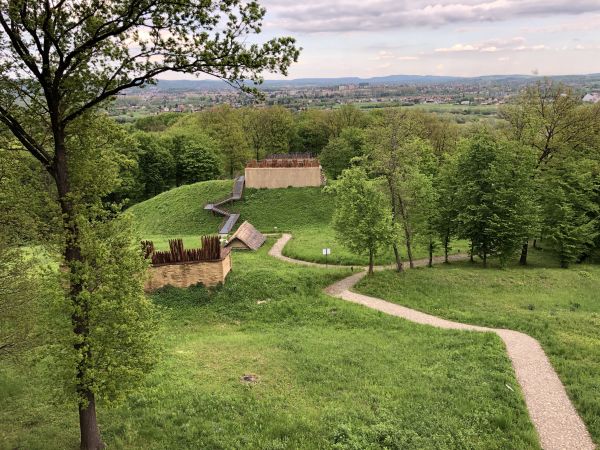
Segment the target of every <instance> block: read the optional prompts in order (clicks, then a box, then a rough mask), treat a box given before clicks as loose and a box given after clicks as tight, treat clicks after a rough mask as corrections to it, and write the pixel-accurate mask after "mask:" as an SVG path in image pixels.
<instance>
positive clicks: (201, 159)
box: [176, 138, 221, 184]
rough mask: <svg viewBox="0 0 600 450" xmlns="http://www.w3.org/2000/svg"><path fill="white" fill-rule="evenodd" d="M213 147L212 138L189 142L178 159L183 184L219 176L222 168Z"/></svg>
mask: <svg viewBox="0 0 600 450" xmlns="http://www.w3.org/2000/svg"><path fill="white" fill-rule="evenodd" d="M213 149H214V143H213V142H212V140H210V138H208V139H206V140H193V141H190V142H189V144H188V145H187V146H186V147H185V148H184V150H183V151H182V152H181V153H180V154H179V155H178V158H177V160H176V161H177V166H178V168H179V170H180V173H181V181H182V183H183V184H188V183H197V182H199V181H207V180H214V179H216V178H218V176H219V175H220V174H221V169H220V167H219V166H220V164H219V160H218V159H217V156H216V155H215V152H214V150H213Z"/></svg>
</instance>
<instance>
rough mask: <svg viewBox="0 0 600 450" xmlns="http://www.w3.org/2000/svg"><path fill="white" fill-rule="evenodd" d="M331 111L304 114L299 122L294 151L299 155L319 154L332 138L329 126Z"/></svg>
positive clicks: (315, 110) (293, 146) (293, 144)
mask: <svg viewBox="0 0 600 450" xmlns="http://www.w3.org/2000/svg"><path fill="white" fill-rule="evenodd" d="M328 114H331V112H330V111H321V110H318V109H309V110H308V111H304V112H302V113H301V114H300V115H299V117H298V120H297V124H296V133H295V135H294V140H293V141H292V150H293V151H294V152H299V153H313V154H317V155H318V154H319V153H321V151H322V150H323V148H324V147H325V146H326V145H327V143H328V142H329V138H330V137H331V134H330V129H329V126H328V124H327V115H328Z"/></svg>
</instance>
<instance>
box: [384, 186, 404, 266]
mask: <svg viewBox="0 0 600 450" xmlns="http://www.w3.org/2000/svg"><path fill="white" fill-rule="evenodd" d="M387 182H388V187H389V189H390V198H391V199H392V223H393V224H394V225H396V224H397V223H398V205H397V196H396V187H395V185H394V180H393V177H392V176H391V175H390V176H388V177H387ZM392 247H393V248H394V256H395V258H396V270H397V271H398V272H402V271H403V270H404V266H403V264H402V257H401V256H400V251H398V244H397V243H396V240H395V239H394V243H393V244H392Z"/></svg>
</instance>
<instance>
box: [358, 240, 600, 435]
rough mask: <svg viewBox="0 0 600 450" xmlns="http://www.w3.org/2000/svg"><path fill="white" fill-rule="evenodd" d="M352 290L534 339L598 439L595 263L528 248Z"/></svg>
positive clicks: (599, 309)
mask: <svg viewBox="0 0 600 450" xmlns="http://www.w3.org/2000/svg"><path fill="white" fill-rule="evenodd" d="M356 290H357V291H358V292H362V293H365V294H368V295H372V296H376V297H379V298H383V299H386V300H388V301H391V302H395V303H398V304H401V305H403V306H407V307H410V308H414V309H417V310H420V311H423V312H427V313H430V314H433V315H436V316H439V317H443V318H447V319H451V320H456V321H459V322H464V323H470V324H475V325H484V326H490V327H498V328H508V329H511V330H518V331H522V332H524V333H527V334H529V335H530V336H532V337H534V338H536V339H537V340H538V341H539V342H540V343H541V345H542V347H543V348H544V350H545V352H546V353H547V355H548V357H549V358H550V361H551V363H552V365H553V367H554V368H555V370H556V371H557V372H558V374H559V376H560V378H561V380H562V382H563V384H564V385H565V387H566V389H567V392H568V394H569V396H570V398H571V399H572V401H573V403H574V405H575V407H576V408H577V410H578V412H579V413H580V415H581V417H582V418H583V420H584V421H585V423H586V425H587V427H588V429H589V431H590V433H591V435H592V438H593V439H594V441H595V442H596V443H598V442H600V390H599V386H600V332H599V330H600V301H598V292H599V291H600V267H599V266H597V265H589V264H581V265H575V266H573V267H572V268H571V269H568V270H565V269H560V268H558V266H557V264H556V259H555V258H554V257H553V255H551V253H550V252H548V251H536V250H531V254H530V264H529V266H527V267H522V266H518V265H511V266H508V267H506V268H499V267H493V268H490V269H484V268H483V267H482V266H481V265H480V264H472V263H470V262H455V263H452V264H450V265H446V264H442V265H437V266H435V267H434V268H432V269H415V270H411V271H408V272H406V273H403V274H398V273H394V272H391V271H387V272H380V273H376V274H375V275H374V276H373V277H369V278H366V279H365V280H363V281H362V282H361V283H360V284H359V285H358V286H357V287H356Z"/></svg>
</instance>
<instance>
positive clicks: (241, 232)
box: [227, 221, 267, 250]
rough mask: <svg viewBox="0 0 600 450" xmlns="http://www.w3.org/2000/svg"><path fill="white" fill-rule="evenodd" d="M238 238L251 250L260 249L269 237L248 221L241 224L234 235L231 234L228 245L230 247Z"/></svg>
mask: <svg viewBox="0 0 600 450" xmlns="http://www.w3.org/2000/svg"><path fill="white" fill-rule="evenodd" d="M236 239H237V240H239V241H240V242H241V243H243V244H244V245H245V246H246V247H248V248H249V249H251V250H258V249H259V248H260V247H261V246H262V245H263V244H264V243H265V241H266V240H267V238H266V237H265V236H264V235H263V234H262V233H260V232H259V231H258V230H257V229H256V228H254V227H253V226H252V224H251V223H250V222H248V221H245V222H244V223H243V224H241V225H240V227H239V228H238V229H237V231H236V232H235V233H234V234H233V236H231V239H229V242H228V243H227V247H229V246H230V245H231V244H232V243H233V242H234V241H235V240H236Z"/></svg>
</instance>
